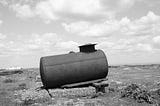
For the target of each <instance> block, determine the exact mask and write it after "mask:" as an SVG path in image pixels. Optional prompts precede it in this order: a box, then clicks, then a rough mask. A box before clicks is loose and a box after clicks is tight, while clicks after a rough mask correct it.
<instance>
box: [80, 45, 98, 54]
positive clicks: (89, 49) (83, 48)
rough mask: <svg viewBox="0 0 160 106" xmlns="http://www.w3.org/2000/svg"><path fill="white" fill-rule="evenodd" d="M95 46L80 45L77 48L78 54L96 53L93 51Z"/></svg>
mask: <svg viewBox="0 0 160 106" xmlns="http://www.w3.org/2000/svg"><path fill="white" fill-rule="evenodd" d="M95 45H96V44H91V43H89V44H85V45H81V46H79V49H80V52H85V53H89V52H95V51H97V50H96V49H95Z"/></svg>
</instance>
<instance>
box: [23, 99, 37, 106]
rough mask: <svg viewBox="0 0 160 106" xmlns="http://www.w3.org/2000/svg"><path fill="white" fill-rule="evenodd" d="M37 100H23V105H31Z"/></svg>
mask: <svg viewBox="0 0 160 106" xmlns="http://www.w3.org/2000/svg"><path fill="white" fill-rule="evenodd" d="M34 103H35V101H34V100H32V99H25V100H24V101H23V102H22V106H29V105H32V104H34Z"/></svg>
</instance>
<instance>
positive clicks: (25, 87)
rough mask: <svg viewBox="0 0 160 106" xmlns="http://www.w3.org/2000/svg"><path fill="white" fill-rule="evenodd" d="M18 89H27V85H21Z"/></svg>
mask: <svg viewBox="0 0 160 106" xmlns="http://www.w3.org/2000/svg"><path fill="white" fill-rule="evenodd" d="M18 89H20V90H23V89H27V85H26V84H25V83H22V84H19V86H18Z"/></svg>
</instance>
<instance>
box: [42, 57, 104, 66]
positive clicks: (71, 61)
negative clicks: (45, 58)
mask: <svg viewBox="0 0 160 106" xmlns="http://www.w3.org/2000/svg"><path fill="white" fill-rule="evenodd" d="M99 59H104V57H98V58H93V59H86V60H79V61H70V62H66V63H59V64H54V65H62V64H71V63H77V62H83V61H92V60H99ZM44 63H45V62H44ZM45 66H53V65H45Z"/></svg>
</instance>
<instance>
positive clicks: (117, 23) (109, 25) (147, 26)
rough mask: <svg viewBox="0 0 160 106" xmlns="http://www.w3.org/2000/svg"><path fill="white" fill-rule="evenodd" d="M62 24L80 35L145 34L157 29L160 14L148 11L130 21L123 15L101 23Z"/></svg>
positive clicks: (68, 30)
mask: <svg viewBox="0 0 160 106" xmlns="http://www.w3.org/2000/svg"><path fill="white" fill-rule="evenodd" d="M62 26H64V28H65V30H66V31H67V32H70V33H74V34H77V35H80V36H93V37H94V36H111V35H118V36H120V35H122V36H124V35H132V36H146V35H153V34H154V33H156V32H158V31H159V27H160V16H158V15H155V14H154V13H153V12H151V11H150V12H148V14H147V15H146V16H143V17H141V18H139V19H136V20H132V21H131V20H130V19H129V18H127V17H124V18H122V19H121V20H116V19H114V18H113V19H110V20H107V21H104V22H101V23H94V22H86V21H83V22H82V21H79V22H72V23H69V24H67V23H63V24H62Z"/></svg>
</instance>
